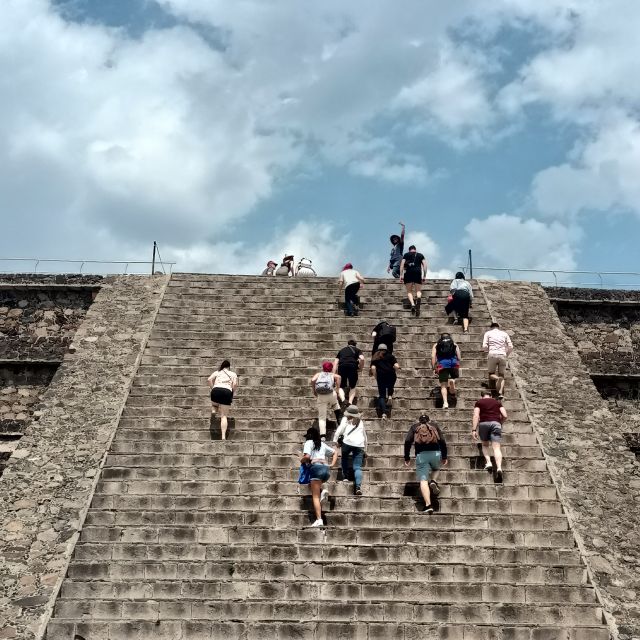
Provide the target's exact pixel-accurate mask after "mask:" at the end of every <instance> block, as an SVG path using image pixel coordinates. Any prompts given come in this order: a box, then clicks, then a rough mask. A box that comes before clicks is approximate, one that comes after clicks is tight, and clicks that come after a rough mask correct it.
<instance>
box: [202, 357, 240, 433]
mask: <svg viewBox="0 0 640 640" xmlns="http://www.w3.org/2000/svg"><path fill="white" fill-rule="evenodd" d="M207 383H208V384H209V388H210V389H211V415H212V416H215V415H216V413H219V414H220V430H221V432H222V439H223V440H226V439H227V428H228V426H229V421H228V415H229V407H230V406H231V403H232V402H233V394H234V393H235V391H236V389H237V388H238V375H237V374H236V373H234V372H233V371H231V363H230V362H229V361H228V360H223V362H222V364H221V365H220V368H219V369H218V370H217V371H214V372H213V373H212V374H211V375H210V376H209V378H208V379H207Z"/></svg>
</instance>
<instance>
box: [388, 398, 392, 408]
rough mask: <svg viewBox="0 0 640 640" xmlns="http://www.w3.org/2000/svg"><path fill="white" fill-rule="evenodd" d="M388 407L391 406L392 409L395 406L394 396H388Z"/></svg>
mask: <svg viewBox="0 0 640 640" xmlns="http://www.w3.org/2000/svg"><path fill="white" fill-rule="evenodd" d="M387 407H389V409H391V408H392V407H393V398H392V397H390V398H387Z"/></svg>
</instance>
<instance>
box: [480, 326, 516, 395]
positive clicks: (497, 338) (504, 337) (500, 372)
mask: <svg viewBox="0 0 640 640" xmlns="http://www.w3.org/2000/svg"><path fill="white" fill-rule="evenodd" d="M482 348H483V349H484V351H486V352H487V370H488V375H489V383H494V384H495V387H496V390H497V391H498V398H499V399H500V400H502V399H503V398H504V376H505V373H506V370H507V357H508V356H509V354H510V353H511V352H512V351H513V344H512V342H511V338H510V337H509V334H508V333H507V332H506V331H503V330H502V329H500V325H499V324H498V323H497V322H492V323H491V326H490V327H489V331H487V332H485V334H484V338H483V339H482Z"/></svg>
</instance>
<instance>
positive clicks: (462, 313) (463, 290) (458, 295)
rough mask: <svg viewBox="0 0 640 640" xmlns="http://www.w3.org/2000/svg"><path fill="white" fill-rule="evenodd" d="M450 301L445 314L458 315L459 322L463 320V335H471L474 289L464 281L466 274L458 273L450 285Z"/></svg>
mask: <svg viewBox="0 0 640 640" xmlns="http://www.w3.org/2000/svg"><path fill="white" fill-rule="evenodd" d="M449 293H450V296H449V300H448V301H447V306H446V307H445V308H444V312H445V313H446V314H447V315H449V314H450V313H451V312H454V313H455V314H456V319H457V320H458V321H460V320H462V331H463V333H469V307H471V305H472V303H473V289H472V288H471V285H470V284H469V283H468V282H467V281H466V280H465V279H464V273H462V271H458V273H456V277H455V279H454V280H452V281H451V284H450V285H449Z"/></svg>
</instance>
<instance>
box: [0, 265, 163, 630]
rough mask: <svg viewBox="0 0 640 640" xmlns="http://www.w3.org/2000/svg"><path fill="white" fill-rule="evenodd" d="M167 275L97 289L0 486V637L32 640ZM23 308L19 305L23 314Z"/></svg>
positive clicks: (109, 282) (110, 282)
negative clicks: (36, 418)
mask: <svg viewBox="0 0 640 640" xmlns="http://www.w3.org/2000/svg"><path fill="white" fill-rule="evenodd" d="M167 281H168V278H166V277H141V276H120V277H115V278H104V279H100V283H101V288H100V291H99V293H98V294H97V296H96V299H95V301H94V303H93V304H92V305H91V307H90V308H89V310H88V311H87V313H86V316H85V318H84V321H83V322H82V324H81V325H80V327H79V329H78V331H77V332H76V334H75V336H74V338H73V340H74V349H72V351H73V352H67V353H66V355H64V360H63V362H62V365H61V366H60V369H59V370H58V372H57V374H56V375H55V378H54V380H53V381H52V383H51V384H50V385H49V387H48V389H47V390H46V392H45V394H44V397H43V399H42V406H41V408H40V412H41V417H40V419H39V420H38V421H37V422H32V423H31V424H30V425H29V426H28V427H27V429H26V433H25V435H24V437H23V438H22V439H21V440H20V443H19V446H18V448H17V449H16V450H15V452H14V453H13V455H12V456H11V458H9V460H8V461H7V467H6V469H5V473H4V476H3V478H2V480H1V481H0V638H19V639H27V638H29V639H31V638H41V637H42V635H43V633H44V628H45V625H46V622H47V620H48V617H49V615H50V613H51V608H52V606H53V603H54V601H55V597H56V593H57V590H58V588H59V585H60V583H61V579H62V577H63V576H64V573H65V571H66V566H67V564H68V561H69V558H70V556H71V553H72V551H73V547H74V545H75V542H76V540H77V537H78V534H79V531H80V529H81V527H82V523H83V521H84V517H85V514H86V510H87V508H88V506H89V503H90V500H91V496H92V493H93V490H94V485H95V481H96V478H97V477H98V475H99V470H100V467H101V465H102V464H103V462H104V458H105V455H106V452H107V450H108V447H109V444H110V442H111V439H112V438H113V435H114V433H115V429H116V426H117V424H118V421H119V417H120V413H121V411H122V408H123V406H124V403H125V400H126V397H127V394H128V391H129V387H130V384H131V381H132V378H133V375H134V373H135V371H136V369H137V366H138V362H139V359H140V357H141V354H142V351H143V349H144V345H145V344H146V341H147V338H148V335H149V333H150V331H151V327H152V325H153V322H154V319H155V315H156V313H157V310H158V307H159V304H160V301H161V299H162V296H163V294H164V290H165V287H166V284H167ZM25 308H26V307H25Z"/></svg>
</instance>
